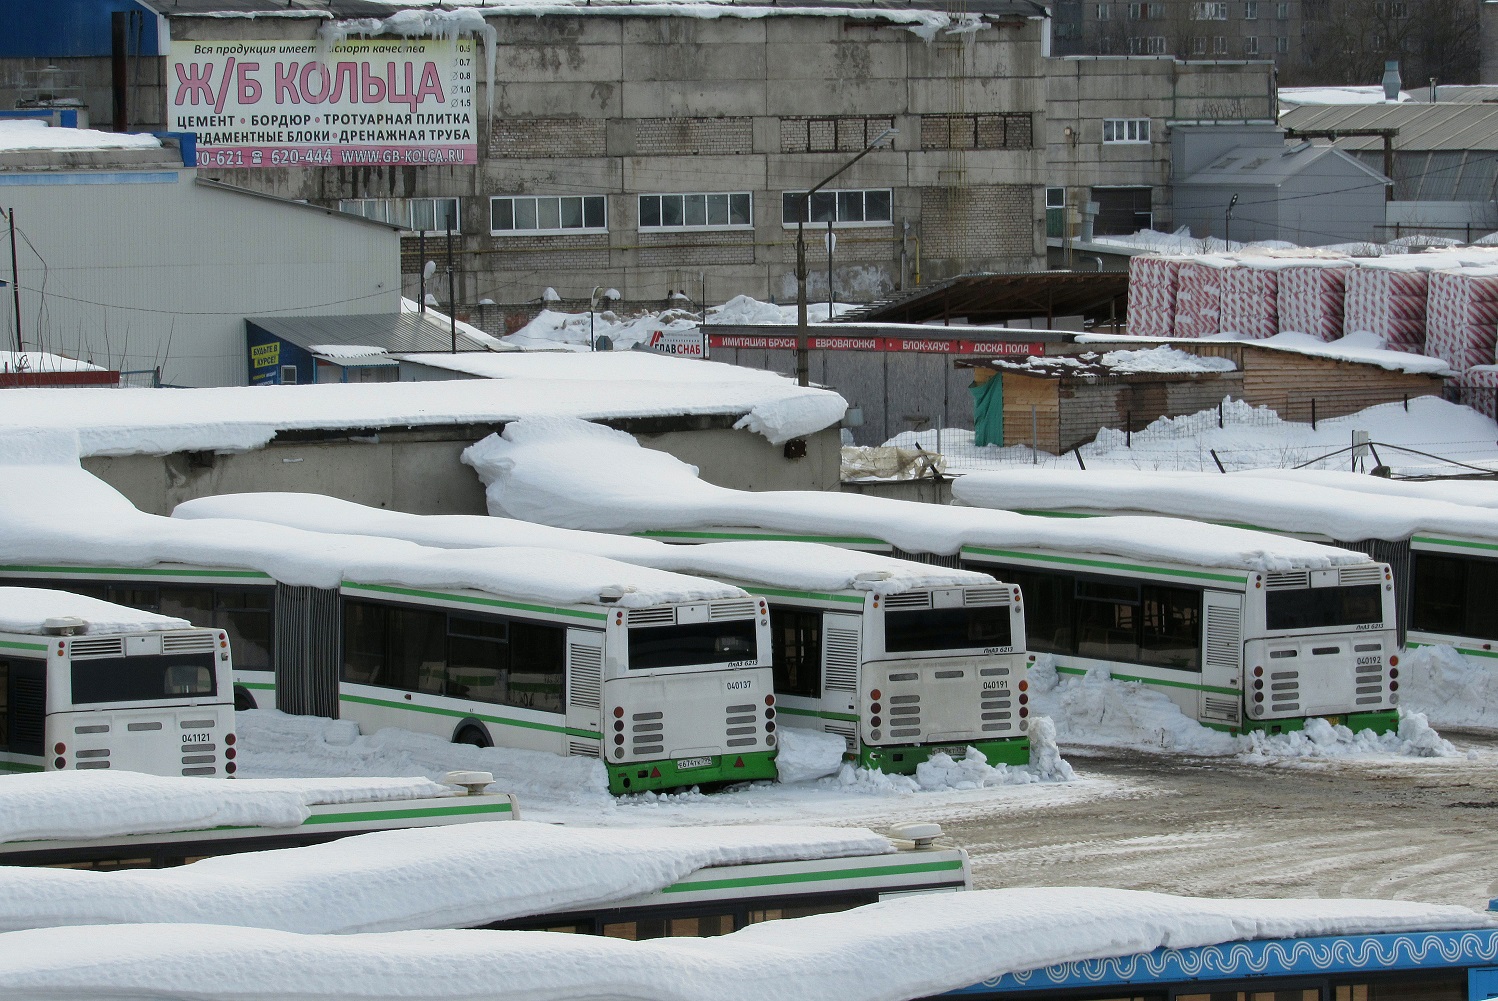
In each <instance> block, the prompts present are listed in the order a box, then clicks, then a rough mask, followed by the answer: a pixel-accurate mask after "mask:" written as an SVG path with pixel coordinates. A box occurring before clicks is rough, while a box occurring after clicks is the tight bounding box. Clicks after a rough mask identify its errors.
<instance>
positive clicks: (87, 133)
mask: <svg viewBox="0 0 1498 1001" xmlns="http://www.w3.org/2000/svg"><path fill="white" fill-rule="evenodd" d="M160 148H161V140H160V139H158V138H156V137H155V136H152V135H144V134H136V133H127V132H100V131H99V130H98V129H69V128H53V127H52V126H50V125H48V124H47V123H46V122H43V121H38V120H36V119H34V118H29V119H28V118H21V119H10V120H3V119H0V153H14V152H18V151H21V150H68V151H75V150H97V149H160Z"/></svg>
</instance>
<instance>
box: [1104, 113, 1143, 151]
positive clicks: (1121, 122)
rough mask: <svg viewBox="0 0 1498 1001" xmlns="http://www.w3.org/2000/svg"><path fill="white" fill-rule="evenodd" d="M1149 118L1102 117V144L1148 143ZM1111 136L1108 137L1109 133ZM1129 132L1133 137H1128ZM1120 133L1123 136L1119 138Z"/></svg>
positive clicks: (1129, 144)
mask: <svg viewBox="0 0 1498 1001" xmlns="http://www.w3.org/2000/svg"><path fill="white" fill-rule="evenodd" d="M1150 132H1151V129H1150V120H1149V119H1148V118H1104V119H1103V144H1104V145H1107V146H1148V145H1150V142H1151V139H1150ZM1110 133H1112V134H1113V138H1111V139H1110V138H1109V134H1110ZM1130 133H1132V134H1133V138H1129V135H1130ZM1120 135H1122V136H1123V138H1119V136H1120Z"/></svg>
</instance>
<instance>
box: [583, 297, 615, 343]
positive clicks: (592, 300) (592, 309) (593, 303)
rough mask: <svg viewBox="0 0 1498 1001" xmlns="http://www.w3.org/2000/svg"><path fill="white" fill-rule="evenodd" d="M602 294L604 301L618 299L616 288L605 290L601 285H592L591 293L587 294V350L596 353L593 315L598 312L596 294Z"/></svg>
mask: <svg viewBox="0 0 1498 1001" xmlns="http://www.w3.org/2000/svg"><path fill="white" fill-rule="evenodd" d="M599 292H602V293H603V297H604V298H605V299H608V300H610V301H611V302H612V301H614V300H616V299H618V298H619V290H618V289H616V288H609V289H606V288H604V287H603V286H602V285H594V286H593V291H592V292H591V293H589V294H588V350H589V351H597V350H598V344H597V341H596V340H594V337H593V314H594V313H596V312H598V293H599Z"/></svg>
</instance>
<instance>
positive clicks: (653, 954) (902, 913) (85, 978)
mask: <svg viewBox="0 0 1498 1001" xmlns="http://www.w3.org/2000/svg"><path fill="white" fill-rule="evenodd" d="M1488 925H1489V920H1488V918H1487V917H1486V916H1484V915H1482V914H1480V913H1478V912H1476V911H1473V910H1469V909H1467V908H1464V907H1452V906H1437V905H1432V904H1418V903H1411V902H1408V901H1381V900H1285V899H1275V900H1251V899H1250V900H1207V899H1200V898H1190V897H1172V896H1167V895H1165V894H1156V893H1145V892H1140V891H1131V890H1112V889H1102V888H1098V887H1040V888H1025V889H1008V890H975V891H973V892H970V893H956V894H951V893H943V894H916V895H913V896H902V897H896V898H894V899H891V900H886V901H881V902H879V903H877V904H871V905H868V906H865V907H859V908H855V909H853V910H849V911H843V912H840V913H835V914H818V915H813V916H811V917H805V918H796V919H790V920H782V921H766V922H761V923H758V924H754V925H750V926H749V927H747V928H744V929H742V930H740V931H736V932H733V933H731V934H728V935H723V936H719V937H716V938H659V939H652V940H649V941H644V942H632V941H626V940H623V939H615V938H608V937H605V936H594V935H569V934H558V933H548V932H493V931H464V930H457V931H423V932H414V933H412V932H397V933H389V934H379V935H296V934H293V933H289V932H282V931H270V930H263V929H245V928H240V927H226V926H214V925H118V926H115V927H114V928H111V929H110V932H109V934H108V935H101V934H99V932H98V930H97V929H94V928H89V927H87V926H84V927H70V928H52V929H35V930H30V931H20V932H11V933H8V934H5V935H3V936H0V982H3V983H5V984H6V987H7V990H8V991H9V992H10V993H11V994H13V995H16V996H24V997H67V998H70V999H73V1001H94V999H100V1001H103V999H110V1001H114V999H118V998H120V997H123V996H129V997H146V996H149V997H153V998H173V999H187V998H203V997H214V998H224V999H233V1001H272V999H273V1001H304V999H305V1001H313V999H316V1001H326V999H328V998H332V997H364V996H368V997H389V998H393V997H400V998H405V999H409V1001H425V999H432V1001H436V999H442V1001H451V999H455V998H479V997H491V996H493V995H494V992H495V985H496V984H502V985H504V988H503V989H504V994H505V996H506V997H511V998H518V999H525V1001H553V999H555V1001H573V999H576V998H580V997H613V998H663V999H675V998H714V999H717V1001H740V999H743V1001H760V999H761V998H763V997H764V996H765V991H766V984H774V985H775V994H776V997H777V998H782V999H784V1001H799V999H803V998H805V999H808V1001H810V999H813V998H816V999H824V998H828V997H838V998H845V999H847V1001H890V999H896V998H909V997H922V996H926V995H929V994H937V993H941V992H944V991H948V990H953V989H955V988H958V987H963V986H967V985H970V984H975V983H978V982H980V981H982V980H985V979H988V978H991V977H995V976H999V975H1002V974H1005V973H1013V972H1019V971H1022V970H1033V969H1039V968H1042V967H1045V966H1049V965H1052V964H1055V963H1064V962H1076V961H1080V960H1086V959H1100V958H1104V957H1109V956H1118V955H1132V954H1136V953H1148V952H1152V951H1153V950H1155V949H1158V948H1161V947H1163V946H1169V947H1172V948H1177V949H1182V948H1191V947H1194V946H1202V945H1211V944H1217V943H1222V942H1234V941H1241V940H1249V939H1270V938H1293V937H1309V936H1324V935H1359V934H1379V933H1390V932H1398V931H1405V932H1408V931H1423V930H1438V929H1442V930H1444V929H1458V928H1486V927H1488Z"/></svg>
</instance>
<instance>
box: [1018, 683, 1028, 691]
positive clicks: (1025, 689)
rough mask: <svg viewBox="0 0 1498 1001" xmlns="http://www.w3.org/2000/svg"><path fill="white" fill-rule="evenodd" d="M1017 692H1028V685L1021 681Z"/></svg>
mask: <svg viewBox="0 0 1498 1001" xmlns="http://www.w3.org/2000/svg"><path fill="white" fill-rule="evenodd" d="M1019 690H1020V691H1022V692H1028V691H1029V690H1030V683H1029V682H1028V681H1021V682H1020V683H1019Z"/></svg>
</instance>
